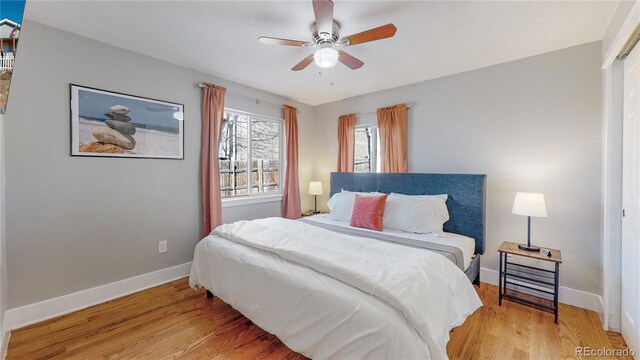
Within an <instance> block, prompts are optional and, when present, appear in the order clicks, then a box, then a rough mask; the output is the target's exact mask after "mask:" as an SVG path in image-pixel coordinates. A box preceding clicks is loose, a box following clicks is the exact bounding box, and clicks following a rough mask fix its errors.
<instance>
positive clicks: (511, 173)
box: [315, 42, 602, 294]
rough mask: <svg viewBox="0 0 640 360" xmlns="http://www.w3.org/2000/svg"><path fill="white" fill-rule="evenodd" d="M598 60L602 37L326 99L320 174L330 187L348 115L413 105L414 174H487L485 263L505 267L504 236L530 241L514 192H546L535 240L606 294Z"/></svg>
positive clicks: (319, 110) (320, 111)
mask: <svg viewBox="0 0 640 360" xmlns="http://www.w3.org/2000/svg"><path fill="white" fill-rule="evenodd" d="M600 59H601V48H600V42H594V43H589V44H585V45H581V46H577V47H572V48H568V49H564V50H560V51H556V52H552V53H548V54H544V55H539V56H535V57H531V58H526V59H523V60H518V61H513V62H509V63H505V64H500V65H496V66H492V67H488V68H484V69H479V70H474V71H470V72H467V73H462V74H457V75H453V76H448V77H444V78H440V79H435V80H431V81H426V82H421V83H417V84H413V85H409V86H405V87H401V88H396V89H391V90H385V91H381V92H376V93H372V94H368V95H363V96H359V97H354V98H350V99H346V100H342V101H339V102H334V103H330V104H325V105H321V106H318V107H316V109H315V118H316V121H317V123H318V125H317V129H316V131H317V133H318V138H317V143H316V146H317V147H318V148H321V149H323V151H322V153H319V155H320V158H318V159H317V160H316V161H317V164H318V166H317V170H316V171H317V172H316V174H318V175H320V176H319V177H320V179H321V180H323V181H324V183H325V190H328V179H329V178H328V176H329V173H330V172H331V171H334V170H335V166H336V158H337V140H336V138H337V136H336V127H337V118H338V116H339V115H340V114H346V113H350V112H358V113H367V112H371V111H375V109H376V108H378V107H381V106H387V105H393V104H397V103H401V102H406V103H408V104H409V105H411V109H410V110H409V116H408V123H409V124H408V131H409V139H408V148H409V171H410V172H435V173H484V174H487V175H488V178H487V179H488V189H487V194H488V195H487V250H486V253H485V255H484V256H483V259H482V266H483V267H485V268H489V269H494V270H496V269H498V256H497V251H496V250H497V248H498V246H499V245H500V243H501V242H502V241H503V240H510V241H518V242H523V241H526V226H527V225H526V218H525V217H521V216H516V215H512V214H511V207H512V204H513V199H514V196H515V193H516V192H517V191H526V192H542V193H544V194H545V197H546V201H547V209H548V213H549V217H548V218H534V219H532V238H533V242H534V243H535V244H538V245H542V246H548V247H554V248H559V249H561V250H562V251H563V260H564V263H563V265H562V270H561V273H562V275H561V285H563V286H568V287H570V288H574V289H578V290H583V291H587V292H591V293H596V294H601V293H602V290H601V289H602V286H601V283H600V282H601V279H600V273H601V259H600V256H599V252H600V227H601V225H600V222H601V219H600V215H601V214H600V211H601V198H600V194H601V176H602V170H601V165H602V160H601V158H602V154H601V150H602V104H601V103H602V79H601V71H600ZM425 66H428V64H425ZM358 122H359V123H360V124H366V123H375V122H376V119H375V115H374V114H371V115H366V116H362V117H361V118H360V119H359V120H358ZM326 200H327V197H326V196H325V197H324V198H323V202H324V203H326Z"/></svg>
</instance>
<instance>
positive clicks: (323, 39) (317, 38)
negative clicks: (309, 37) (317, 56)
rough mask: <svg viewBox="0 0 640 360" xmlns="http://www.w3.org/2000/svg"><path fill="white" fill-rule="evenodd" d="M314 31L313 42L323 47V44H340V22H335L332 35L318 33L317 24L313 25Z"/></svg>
mask: <svg viewBox="0 0 640 360" xmlns="http://www.w3.org/2000/svg"><path fill="white" fill-rule="evenodd" d="M312 31H313V42H314V43H316V44H318V45H321V44H325V43H331V44H335V43H336V42H338V39H339V38H340V24H338V22H336V21H335V20H333V27H332V30H331V32H332V33H331V34H328V33H318V26H317V25H316V23H315V22H314V23H313V26H312Z"/></svg>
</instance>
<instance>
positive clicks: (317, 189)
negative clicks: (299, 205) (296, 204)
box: [309, 181, 322, 195]
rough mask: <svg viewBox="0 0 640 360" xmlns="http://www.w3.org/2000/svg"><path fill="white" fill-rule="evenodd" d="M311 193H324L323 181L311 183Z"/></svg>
mask: <svg viewBox="0 0 640 360" xmlns="http://www.w3.org/2000/svg"><path fill="white" fill-rule="evenodd" d="M309 195H322V183H321V182H320V181H312V182H310V183H309Z"/></svg>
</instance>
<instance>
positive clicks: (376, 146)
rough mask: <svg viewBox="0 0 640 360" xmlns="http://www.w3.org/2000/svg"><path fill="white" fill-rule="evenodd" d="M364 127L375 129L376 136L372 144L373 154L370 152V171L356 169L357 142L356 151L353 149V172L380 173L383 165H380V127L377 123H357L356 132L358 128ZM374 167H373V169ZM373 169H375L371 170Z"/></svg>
mask: <svg viewBox="0 0 640 360" xmlns="http://www.w3.org/2000/svg"><path fill="white" fill-rule="evenodd" d="M364 128H370V129H375V137H374V141H373V144H372V148H371V154H369V155H370V156H369V157H370V160H369V161H370V165H369V172H361V171H359V172H356V171H355V170H356V169H355V162H356V152H355V144H354V149H353V150H354V151H353V164H354V165H353V167H354V168H353V172H354V173H359V174H375V173H379V172H381V171H380V170H381V169H380V168H381V166H378V165H382V164H380V159H379V154H380V129H379V128H378V125H377V124H362V125H356V127H355V129H354V132H356V131H358V129H364ZM372 167H373V169H372ZM371 170H373V171H371Z"/></svg>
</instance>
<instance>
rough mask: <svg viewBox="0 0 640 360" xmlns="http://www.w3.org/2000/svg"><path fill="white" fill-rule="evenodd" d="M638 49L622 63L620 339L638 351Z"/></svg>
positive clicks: (639, 96) (639, 299) (639, 80)
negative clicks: (621, 337)
mask: <svg viewBox="0 0 640 360" xmlns="http://www.w3.org/2000/svg"><path fill="white" fill-rule="evenodd" d="M639 65H640V46H636V48H635V49H634V50H633V51H632V52H631V54H629V56H627V58H626V59H625V60H624V123H623V134H624V135H623V153H622V158H623V160H622V161H623V170H622V171H623V179H622V205H623V207H624V209H623V219H622V257H621V261H622V263H621V266H622V269H621V270H622V274H621V276H622V279H621V280H622V286H621V287H622V297H621V310H622V311H621V313H622V314H621V315H622V319H621V321H622V336H623V337H624V339H625V341H626V342H627V345H628V346H629V348H631V349H634V350H636V351H640V331H639V329H640V244H639V243H640V196H639V193H640V153H639V151H640V146H639V145H640V94H639V93H640V69H639V68H638V66H639Z"/></svg>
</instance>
